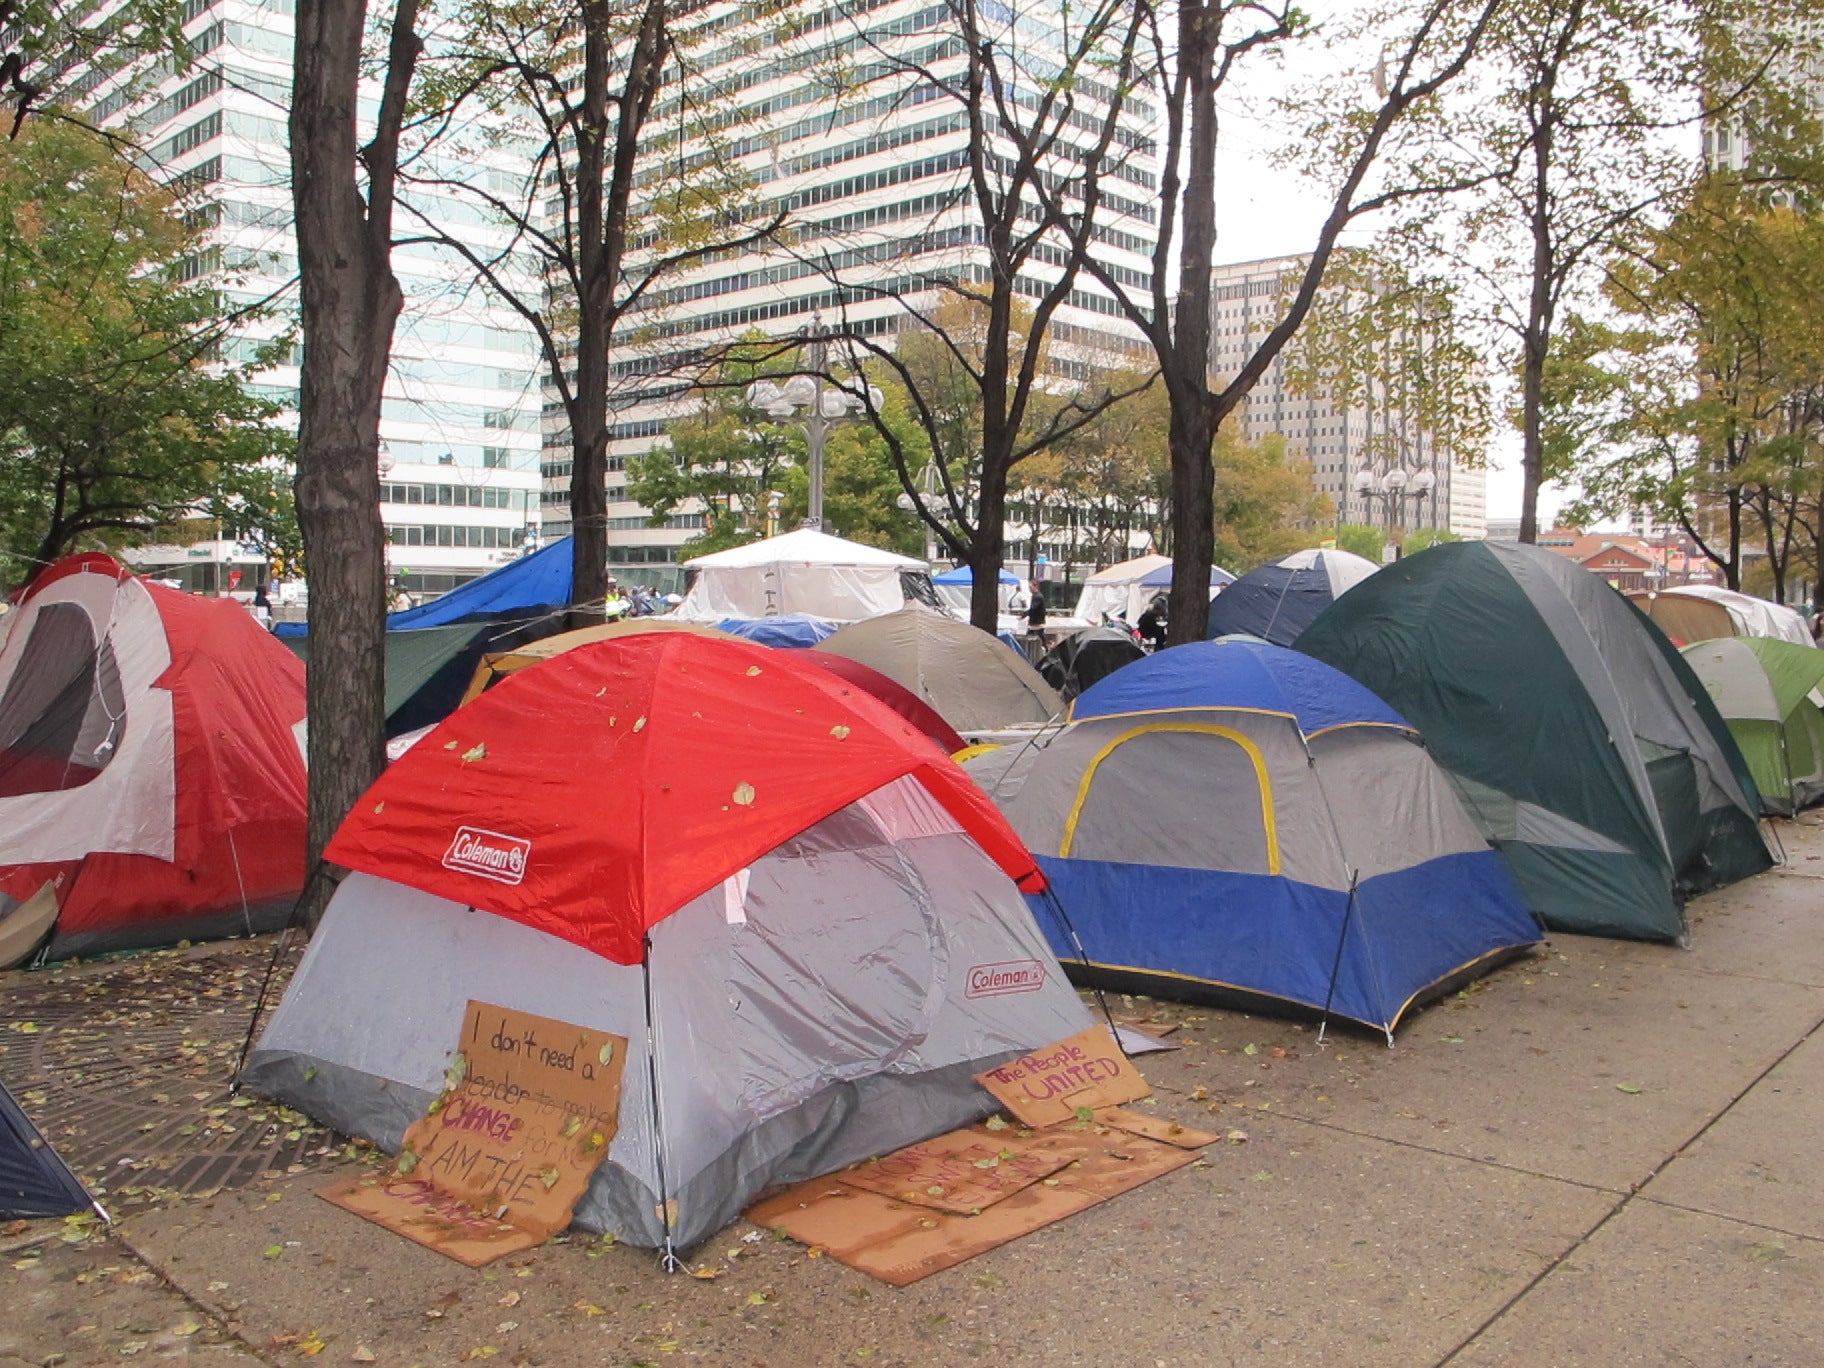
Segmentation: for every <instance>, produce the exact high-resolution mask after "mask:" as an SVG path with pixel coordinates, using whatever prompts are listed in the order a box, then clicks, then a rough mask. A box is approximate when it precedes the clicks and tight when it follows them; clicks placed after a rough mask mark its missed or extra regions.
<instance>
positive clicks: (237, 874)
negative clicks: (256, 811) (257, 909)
mask: <svg viewBox="0 0 1824 1368" xmlns="http://www.w3.org/2000/svg"><path fill="white" fill-rule="evenodd" d="M224 834H225V835H226V836H227V837H228V858H229V859H230V860H232V861H234V883H235V887H236V888H238V889H240V890H241V925H242V926H244V927H246V928H247V934H248V935H249V936H251V935H252V934H253V909H252V908H251V907H249V906H248V905H247V880H246V878H245V877H244V876H243V875H242V873H241V852H240V849H239V847H237V846H236V845H235V843H234V828H233V827H229V828H228V829H227V831H226V832H225V833H224Z"/></svg>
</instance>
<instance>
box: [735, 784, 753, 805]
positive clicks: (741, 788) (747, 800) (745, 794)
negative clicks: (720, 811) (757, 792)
mask: <svg viewBox="0 0 1824 1368" xmlns="http://www.w3.org/2000/svg"><path fill="white" fill-rule="evenodd" d="M735 801H736V802H737V803H739V804H740V805H741V806H742V807H752V806H753V805H754V786H753V785H752V784H748V783H740V784H736V785H735Z"/></svg>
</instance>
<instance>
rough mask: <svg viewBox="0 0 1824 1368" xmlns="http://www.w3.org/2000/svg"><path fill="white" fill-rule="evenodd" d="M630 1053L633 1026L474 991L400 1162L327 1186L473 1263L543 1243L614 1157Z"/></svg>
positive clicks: (332, 1194) (331, 1194)
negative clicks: (604, 1027)
mask: <svg viewBox="0 0 1824 1368" xmlns="http://www.w3.org/2000/svg"><path fill="white" fill-rule="evenodd" d="M626 1060H627V1041H626V1039H625V1037H622V1036H617V1035H609V1034H608V1033H607V1032H605V1031H592V1030H588V1029H585V1028H584V1027H581V1026H574V1025H571V1024H570V1023H568V1022H563V1021H553V1020H551V1019H550V1018H548V1017H541V1016H533V1015H531V1014H529V1013H526V1012H516V1011H513V1010H511V1009H510V1008H506V1007H496V1006H492V1005H490V1004H488V1003H483V1002H471V1003H469V1006H468V1011H467V1012H466V1013H465V1014H464V1017H463V1025H462V1037H461V1040H460V1042H459V1044H458V1046H457V1049H456V1051H455V1052H454V1054H453V1055H452V1056H451V1062H450V1068H449V1071H448V1072H447V1073H445V1075H444V1082H445V1084H446V1087H445V1091H444V1093H443V1095H442V1096H440V1097H439V1098H438V1099H437V1100H436V1101H435V1102H433V1103H431V1107H430V1110H429V1112H427V1113H426V1114H425V1115H424V1116H423V1117H421V1118H420V1119H419V1120H417V1121H414V1122H413V1123H412V1125H411V1126H410V1127H409V1128H408V1129H407V1130H406V1132H405V1142H404V1144H403V1145H402V1146H401V1147H400V1150H399V1157H398V1162H397V1163H396V1165H395V1167H394V1171H393V1173H392V1174H390V1175H385V1176H383V1177H381V1178H379V1179H378V1180H377V1181H373V1182H357V1183H354V1184H349V1183H340V1184H336V1185H334V1186H332V1187H330V1188H328V1189H325V1190H324V1191H323V1192H322V1194H321V1195H322V1196H323V1197H324V1198H326V1199H327V1200H329V1201H331V1202H334V1203H335V1204H336V1205H337V1206H341V1207H344V1208H346V1209H347V1210H349V1211H353V1212H355V1213H356V1214H357V1215H360V1216H365V1217H367V1218H368V1219H369V1220H372V1221H376V1222H378V1223H379V1224H381V1225H383V1226H386V1227H387V1228H388V1229H389V1230H392V1231H395V1232H396V1233H398V1234H400V1235H404V1236H406V1237H407V1238H408V1239H412V1240H416V1241H418V1242H419V1243H420V1244H425V1245H428V1246H429V1247H430V1248H432V1249H435V1250H438V1251H439V1252H441V1253H444V1254H448V1255H449V1256H450V1257H451V1258H454V1259H459V1260H461V1261H462V1262H464V1263H470V1264H471V1265H472V1266H479V1264H481V1263H486V1262H487V1261H488V1260H489V1259H494V1258H498V1257H499V1256H500V1255H502V1254H507V1253H511V1252H512V1251H513V1250H515V1249H525V1248H530V1247H531V1246H532V1245H536V1244H540V1243H542V1242H543V1241H545V1240H546V1239H548V1238H549V1237H550V1236H552V1235H553V1234H555V1233H556V1232H557V1231H560V1230H562V1229H563V1228H564V1227H565V1226H567V1225H569V1224H570V1215H571V1212H572V1211H574V1210H575V1208H576V1203H577V1201H578V1200H579V1199H580V1198H581V1197H582V1195H583V1193H584V1192H585V1191H586V1190H587V1189H588V1187H589V1180H590V1178H591V1177H592V1176H593V1175H594V1173H595V1170H596V1168H597V1167H598V1166H599V1165H600V1164H601V1162H602V1160H603V1159H604V1158H606V1157H607V1154H608V1143H609V1141H610V1140H612V1139H613V1138H614V1133H615V1130H616V1128H617V1125H618V1123H619V1117H620V1100H621V1070H622V1069H623V1068H624V1067H625V1064H626ZM502 1227H504V1228H505V1229H502ZM509 1231H511V1232H517V1233H516V1234H509V1233H508V1232H509Z"/></svg>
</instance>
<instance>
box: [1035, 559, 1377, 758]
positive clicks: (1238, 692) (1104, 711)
mask: <svg viewBox="0 0 1824 1368" xmlns="http://www.w3.org/2000/svg"><path fill="white" fill-rule="evenodd" d="M1223 592H1224V594H1227V593H1228V592H1229V591H1228V590H1226V589H1225V590H1224V591H1223ZM1218 601H1220V600H1218ZM1181 708H1239V709H1247V710H1253V711H1257V712H1272V713H1282V714H1285V715H1288V716H1291V717H1294V718H1296V719H1297V720H1298V725H1299V727H1300V728H1301V729H1302V730H1303V731H1304V733H1305V735H1307V736H1310V735H1313V734H1315V733H1317V732H1320V731H1323V730H1325V729H1326V728H1329V727H1342V726H1349V725H1351V724H1355V723H1379V724H1382V725H1384V726H1394V727H1404V726H1405V725H1406V721H1405V719H1404V718H1402V717H1401V716H1400V715H1399V714H1398V713H1396V712H1395V711H1394V710H1393V709H1392V708H1390V707H1388V706H1387V705H1386V704H1385V703H1383V702H1381V700H1380V699H1378V698H1376V697H1375V696H1374V695H1373V694H1372V693H1370V692H1369V691H1368V690H1367V689H1365V688H1363V687H1362V686H1361V685H1360V684H1357V683H1356V682H1355V681H1354V680H1353V679H1351V678H1349V676H1347V675H1345V674H1344V673H1342V671H1340V670H1336V669H1332V668H1331V667H1330V666H1328V665H1325V664H1322V663H1321V662H1319V661H1316V660H1313V659H1311V657H1309V656H1304V655H1300V654H1299V653H1298V652H1297V651H1289V650H1286V649H1285V648H1284V647H1282V646H1269V645H1267V644H1266V643H1264V642H1253V641H1202V642H1193V643H1192V644H1190V645H1188V646H1174V647H1173V648H1172V649H1171V650H1169V651H1157V652H1155V653H1154V654H1152V655H1150V656H1148V657H1147V658H1146V659H1144V660H1136V661H1135V662H1134V663H1133V664H1131V665H1129V666H1127V667H1126V668H1124V669H1120V670H1117V671H1116V672H1115V673H1114V674H1112V675H1110V676H1108V678H1106V679H1104V680H1102V681H1100V682H1099V683H1097V684H1096V685H1094V686H1093V687H1091V688H1089V689H1085V690H1084V691H1083V694H1082V696H1081V697H1080V698H1078V699H1077V701H1076V705H1075V707H1074V708H1073V710H1072V713H1071V716H1072V717H1073V718H1075V719H1077V720H1078V721H1081V720H1082V719H1083V718H1086V717H1118V716H1121V715H1123V714H1126V713H1142V712H1169V711H1175V710H1177V709H1181Z"/></svg>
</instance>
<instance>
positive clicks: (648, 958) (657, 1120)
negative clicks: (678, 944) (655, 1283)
mask: <svg viewBox="0 0 1824 1368" xmlns="http://www.w3.org/2000/svg"><path fill="white" fill-rule="evenodd" d="M640 985H641V987H642V989H643V990H644V992H645V997H646V1084H647V1092H648V1095H649V1096H650V1097H651V1099H652V1153H653V1159H654V1161H655V1163H656V1165H657V1168H658V1174H659V1220H660V1221H661V1222H663V1223H664V1226H665V1249H664V1252H663V1253H662V1254H660V1256H659V1266H660V1267H661V1268H663V1269H664V1270H665V1271H666V1272H667V1273H676V1272H678V1271H679V1270H680V1269H682V1268H683V1267H684V1263H683V1261H682V1260H681V1259H679V1258H678V1253H677V1248H676V1246H675V1245H674V1244H673V1243H672V1238H671V1194H670V1193H669V1192H668V1191H667V1190H666V1183H665V1121H664V1113H663V1112H661V1111H660V1109H659V1040H658V1031H657V1029H656V1028H655V1027H654V1025H653V1015H652V935H651V933H650V932H648V933H647V934H646V935H644V936H642V937H641V938H640Z"/></svg>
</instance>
